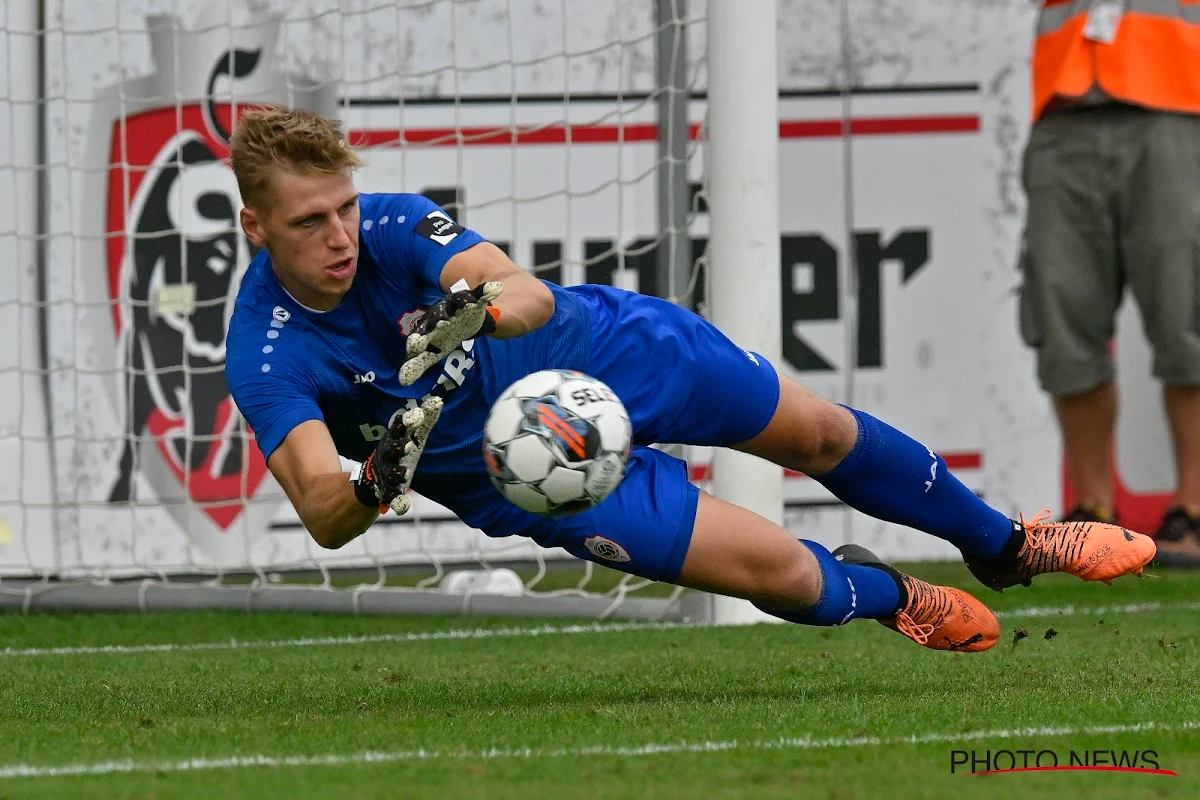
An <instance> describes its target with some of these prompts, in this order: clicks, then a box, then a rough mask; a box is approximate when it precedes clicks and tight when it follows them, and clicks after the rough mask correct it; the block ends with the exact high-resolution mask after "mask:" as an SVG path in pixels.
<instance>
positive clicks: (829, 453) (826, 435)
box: [788, 402, 858, 475]
mask: <svg viewBox="0 0 1200 800" xmlns="http://www.w3.org/2000/svg"><path fill="white" fill-rule="evenodd" d="M857 441H858V421H857V420H855V418H854V415H853V414H851V413H850V412H849V411H847V410H846V409H845V408H842V407H841V406H839V405H835V404H834V403H828V402H824V403H821V404H820V405H819V406H817V407H816V408H815V409H814V412H813V413H812V414H810V415H808V416H806V418H805V420H804V422H803V424H801V425H797V426H795V428H794V429H793V431H792V436H791V437H790V441H789V448H788V449H789V451H790V453H791V455H792V459H791V460H792V463H791V464H790V465H789V466H790V467H791V468H792V469H794V470H796V471H798V472H803V473H805V474H808V475H820V474H821V473H824V472H828V471H829V470H831V469H833V468H834V467H836V466H837V465H838V464H839V463H841V461H842V459H843V458H845V457H846V455H847V454H849V452H850V451H851V450H853V449H854V444H855V442H857Z"/></svg>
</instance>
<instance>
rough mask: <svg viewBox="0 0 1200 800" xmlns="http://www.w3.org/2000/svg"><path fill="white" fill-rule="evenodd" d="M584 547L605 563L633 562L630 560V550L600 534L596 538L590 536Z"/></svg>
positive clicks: (585, 540)
mask: <svg viewBox="0 0 1200 800" xmlns="http://www.w3.org/2000/svg"><path fill="white" fill-rule="evenodd" d="M583 546H584V547H586V548H587V549H588V551H589V552H591V554H592V555H594V556H595V557H596V558H603V559H604V560H605V561H617V562H621V563H624V562H627V561H632V560H633V559H632V558H630V556H629V551H628V550H626V549H625V548H624V547H621V545H619V544H617V543H616V542H614V541H613V540H612V539H609V538H608V537H607V536H601V535H600V534H598V533H597V534H596V535H595V536H589V537H588V538H586V539H584V540H583Z"/></svg>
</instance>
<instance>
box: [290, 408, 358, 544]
mask: <svg viewBox="0 0 1200 800" xmlns="http://www.w3.org/2000/svg"><path fill="white" fill-rule="evenodd" d="M267 466H268V467H270V469H271V474H272V475H274V476H275V480H277V481H279V485H280V486H282V487H283V491H284V492H286V493H287V496H288V499H289V500H291V501H292V505H293V506H295V508H296V513H297V514H299V515H300V521H301V522H303V523H304V527H305V528H307V529H308V532H309V534H310V535H311V536H312V538H313V541H315V542H316V543H317V544H319V545H321V546H322V547H328V548H337V547H341V546H342V545H344V544H346V543H347V542H349V541H351V540H352V539H354V538H355V537H357V536H359V535H361V534H362V533H364V532H365V531H366V530H367V528H369V527H371V523H373V522H374V521H375V519H376V518H377V517H378V516H379V509H378V508H368V507H367V506H365V505H363V504H362V503H361V502H359V500H358V498H357V497H356V496H355V493H354V484H352V483H351V482H350V475H349V474H348V473H346V472H343V471H342V464H341V460H340V459H339V458H338V453H337V449H336V448H335V447H334V444H333V438H332V437H331V436H330V435H329V429H328V428H326V427H325V423H324V422H321V421H320V420H309V421H307V422H302V423H300V424H299V425H297V426H296V427H295V428H292V430H291V432H290V433H288V435H287V438H285V439H284V440H283V444H281V445H279V447H278V448H276V450H275V452H274V453H272V454H271V458H270V460H269V461H268V462H267Z"/></svg>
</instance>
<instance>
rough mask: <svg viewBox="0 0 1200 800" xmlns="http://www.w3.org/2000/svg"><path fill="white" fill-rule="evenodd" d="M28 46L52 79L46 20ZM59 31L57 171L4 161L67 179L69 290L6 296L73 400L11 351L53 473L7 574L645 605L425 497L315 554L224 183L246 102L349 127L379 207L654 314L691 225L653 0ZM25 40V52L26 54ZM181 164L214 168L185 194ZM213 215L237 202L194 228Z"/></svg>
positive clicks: (47, 165) (46, 237) (57, 13)
mask: <svg viewBox="0 0 1200 800" xmlns="http://www.w3.org/2000/svg"><path fill="white" fill-rule="evenodd" d="M9 5H10V6H12V5H14V2H10V3H9ZM31 5H32V4H31ZM700 10H701V11H702V6H701V7H700ZM693 11H694V10H693ZM702 23H703V17H702V16H696V15H695V14H694V13H693V15H692V16H688V15H687V14H686V13H684V12H682V11H681V13H680V14H679V16H678V18H677V20H676V21H675V22H674V23H672V27H673V28H674V29H675V30H676V31H686V35H687V36H688V38H690V39H691V46H692V48H693V52H702V50H699V49H697V48H698V47H702V44H703V42H702V28H703V24H702ZM27 25H28V30H29V34H30V36H29V44H30V47H31V48H32V49H31V50H30V52H29V53H27V54H26V55H27V57H28V62H29V63H30V64H31V68H32V67H36V65H37V63H38V62H37V53H36V45H37V41H38V39H37V36H36V35H35V34H36V29H37V21H36V20H28V21H27ZM44 27H45V32H44V37H43V39H42V41H43V43H44V47H45V59H44V65H45V98H44V102H43V103H42V108H41V111H42V112H43V113H44V123H45V131H46V136H45V137H44V139H43V140H42V141H43V144H42V148H43V150H42V152H41V153H38V152H36V146H37V145H36V142H37V141H38V139H37V137H36V136H35V137H33V138H32V139H30V138H28V136H26V137H22V136H18V135H14V136H13V137H12V139H11V141H12V142H14V143H19V142H22V141H33V142H34V143H35V144H34V147H35V152H32V153H28V154H24V156H23V158H24V160H22V156H21V155H20V154H18V153H16V152H14V153H11V154H8V156H9V157H8V158H7V159H5V161H9V162H12V163H14V164H19V163H24V164H25V165H26V166H27V168H28V169H29V170H30V171H29V172H28V173H24V177H26V178H28V179H30V180H31V181H33V182H36V180H37V178H38V172H37V171H36V170H35V169H34V168H36V167H37V166H38V159H39V158H41V159H42V160H43V161H44V164H43V166H44V172H43V173H42V174H43V175H44V181H45V182H44V188H45V190H46V194H45V198H46V202H47V208H48V214H47V215H46V217H45V218H44V219H43V220H42V221H41V223H40V224H41V225H42V228H41V232H42V234H43V237H42V239H41V241H43V242H44V247H45V272H44V286H41V287H39V286H38V285H37V282H36V279H37V277H38V272H37V271H36V270H34V269H30V270H29V273H28V275H24V274H23V275H22V279H23V280H26V279H27V280H28V282H29V283H30V285H29V286H25V285H21V286H17V287H10V285H8V284H6V285H5V287H4V288H3V289H0V292H11V291H14V290H15V291H17V292H18V294H17V296H16V297H13V298H11V299H9V298H8V295H4V294H0V304H5V303H7V304H8V305H11V306H13V307H14V308H17V309H19V310H21V311H22V313H25V314H28V315H29V316H30V317H31V318H34V317H37V316H38V312H39V311H41V310H44V312H45V314H44V320H45V322H46V329H47V333H48V335H47V336H46V343H45V346H46V355H47V356H48V358H49V363H50V369H49V371H48V379H47V381H46V382H47V384H48V385H47V389H48V402H37V401H38V400H39V397H38V395H40V394H41V392H40V389H41V387H40V385H39V382H40V380H41V377H42V375H43V374H45V373H43V372H42V371H41V370H39V369H38V366H37V364H38V352H37V345H38V343H39V336H38V326H37V323H36V321H34V322H30V321H22V323H21V329H20V331H19V332H18V331H14V332H13V335H12V336H11V337H5V341H6V343H7V342H17V343H20V345H21V346H23V347H24V348H25V350H27V351H29V352H25V353H23V354H22V355H21V357H20V358H17V357H15V356H14V357H8V358H5V359H3V360H0V364H13V365H15V366H11V367H8V368H7V370H6V371H5V372H3V373H0V380H4V381H6V382H7V383H5V388H7V387H8V385H9V384H10V383H11V384H12V385H13V387H14V390H13V394H15V395H19V394H20V393H19V392H18V391H16V388H15V387H16V385H17V384H18V383H19V382H20V381H21V379H22V378H24V379H25V381H26V383H27V384H28V389H29V392H28V393H29V395H30V400H31V401H34V402H31V403H27V404H26V406H25V407H19V408H18V409H17V413H16V415H15V416H16V420H17V421H19V422H20V423H21V425H22V426H23V428H22V430H21V431H20V433H19V435H18V436H15V437H9V438H7V439H6V440H5V441H4V443H3V444H4V446H5V447H7V448H9V450H12V449H13V448H14V447H15V448H17V450H19V449H20V448H21V447H30V446H31V445H32V446H33V447H34V448H35V449H34V451H33V453H32V454H31V453H29V452H15V453H12V454H11V456H12V458H11V461H10V463H18V464H22V465H23V466H22V469H21V472H22V474H23V475H25V476H26V478H25V481H24V483H23V484H20V485H18V486H17V487H16V491H15V495H16V500H17V504H16V507H17V511H16V513H15V514H14V515H13V516H12V517H10V519H16V523H15V524H13V523H12V522H10V523H9V525H8V528H6V529H0V536H3V535H4V533H5V530H11V529H15V530H16V531H18V532H21V533H23V535H22V536H21V537H20V539H21V542H22V544H23V545H24V546H23V548H22V549H21V550H20V551H18V550H17V549H16V548H5V549H0V559H2V560H0V565H2V566H3V568H4V570H5V571H6V572H8V573H9V574H16V575H22V574H24V575H33V576H42V575H46V574H53V575H56V576H60V577H68V576H73V577H87V578H91V579H101V580H106V579H109V578H122V577H134V576H155V577H159V578H163V579H169V580H175V581H178V580H179V579H180V578H181V577H182V576H188V575H192V576H216V579H217V580H218V581H221V582H225V583H229V582H236V581H237V580H241V576H246V577H249V578H251V579H255V580H258V581H260V582H264V583H265V582H271V581H280V580H283V581H285V582H292V581H295V580H309V581H312V580H315V581H316V582H317V583H319V584H322V585H332V584H338V583H340V582H345V583H358V582H360V581H361V579H362V576H363V575H364V574H365V575H366V580H367V582H368V583H370V584H377V585H380V586H382V585H384V584H385V583H392V584H403V585H416V586H418V587H420V588H436V587H437V586H439V584H443V583H444V582H443V578H445V576H446V574H447V572H448V571H450V570H452V569H455V568H458V567H460V566H463V565H468V566H472V567H485V568H487V567H494V566H500V565H503V566H508V567H512V568H514V569H515V570H516V571H517V572H518V574H519V575H520V578H521V583H522V584H523V585H524V587H525V588H526V589H527V590H535V591H536V590H547V591H560V592H581V591H582V592H586V591H598V592H601V593H606V595H607V596H609V597H612V598H614V599H617V600H619V599H620V598H621V597H622V596H623V595H624V593H626V592H628V591H630V590H633V589H636V588H638V587H639V585H640V584H641V583H643V582H640V581H633V580H630V579H623V580H617V579H616V578H613V577H607V576H606V577H604V578H603V579H597V578H596V577H595V575H596V573H597V572H600V571H598V570H596V569H595V568H593V567H592V566H590V565H585V564H583V563H582V562H577V561H574V560H573V559H569V557H568V556H566V554H565V553H563V552H561V551H544V550H541V549H539V548H537V547H536V546H535V545H533V544H532V543H531V542H529V541H527V540H525V539H523V538H519V537H514V538H510V539H501V540H492V539H488V538H486V537H484V536H482V535H481V534H479V533H478V532H477V531H473V530H471V529H468V528H466V527H465V526H463V525H462V524H461V523H459V522H457V521H456V520H454V519H453V517H451V516H450V515H449V513H448V512H446V511H445V510H444V509H442V508H440V507H438V506H436V505H435V504H432V503H430V502H427V501H423V500H421V499H418V502H417V504H416V507H415V509H414V511H413V512H412V513H410V514H409V515H408V516H407V517H405V518H404V519H403V520H395V519H392V518H388V519H385V520H384V521H383V522H382V523H381V524H378V525H376V526H375V527H374V528H373V529H372V530H371V532H370V533H369V534H367V535H365V536H363V537H360V538H359V539H358V540H357V541H355V542H353V543H352V544H350V545H348V546H346V547H344V548H343V549H341V550H339V551H325V550H322V549H321V548H319V547H318V546H316V545H315V544H314V543H313V542H312V541H311V539H310V538H309V537H308V535H307V534H306V533H305V531H304V530H303V528H302V527H301V526H300V524H299V522H298V519H297V518H296V516H295V513H294V512H293V511H292V509H291V507H290V505H289V504H288V503H287V502H286V500H285V499H284V498H283V496H282V493H281V491H280V490H279V488H278V486H277V485H276V484H275V483H274V482H273V481H272V480H271V478H270V475H269V473H268V472H267V471H266V470H265V466H264V464H263V463H262V459H261V456H260V455H259V454H258V453H257V451H256V449H255V448H254V446H253V444H252V442H251V440H250V439H249V437H248V434H247V432H246V431H245V429H244V425H243V424H242V422H241V420H240V418H239V417H238V415H237V414H236V413H234V409H233V407H232V404H231V402H230V401H229V399H228V396H227V388H226V386H225V383H224V378H223V371H222V364H223V358H224V350H223V335H224V325H225V323H226V321H227V317H228V313H229V310H230V308H229V303H228V300H229V298H230V297H231V293H232V290H233V289H234V288H235V287H236V283H237V280H238V278H239V277H240V272H241V270H242V269H244V267H245V264H246V262H247V259H248V256H249V253H248V250H247V248H246V245H245V242H244V241H243V240H242V237H241V236H240V235H238V234H237V233H236V209H237V207H238V205H239V202H238V201H237V194H236V189H235V187H234V185H233V182H232V173H230V172H229V171H228V169H227V167H226V166H225V164H224V162H223V161H222V159H224V158H225V156H226V155H227V149H225V144H226V137H227V135H228V130H229V128H230V127H231V119H232V114H233V111H232V109H233V108H234V107H235V106H236V105H243V106H244V105H247V104H253V103H274V104H287V105H296V106H301V107H305V108H309V109H311V110H315V111H318V112H321V113H325V114H327V115H330V116H340V117H341V118H342V119H343V120H344V121H345V123H346V125H347V127H348V129H349V131H350V138H351V141H352V143H354V144H355V145H356V146H357V147H359V148H360V149H361V152H362V155H363V156H364V158H365V161H366V163H367V165H366V167H365V168H364V169H362V170H361V171H360V172H359V173H358V176H357V183H358V186H359V188H360V189H361V190H363V191H368V192H370V191H411V192H420V193H424V194H426V195H427V196H429V197H430V198H431V199H434V200H435V202H438V203H440V204H441V205H443V206H444V207H446V208H447V210H448V211H450V212H451V213H452V214H455V215H457V217H458V218H459V220H460V221H464V222H465V224H467V225H469V226H470V227H472V228H475V229H477V230H479V231H480V232H482V233H483V234H484V235H485V236H487V237H488V238H489V239H491V240H493V241H495V242H496V243H498V244H499V245H500V246H501V247H502V248H504V249H506V250H507V251H508V252H509V253H510V254H511V255H512V257H513V258H514V260H516V261H517V262H518V263H521V264H523V265H526V266H529V267H532V268H533V269H535V271H536V272H537V273H538V274H539V275H541V276H544V277H547V278H550V279H553V280H556V281H559V282H561V283H564V284H572V283H579V282H583V281H588V282H600V283H615V284H617V285H621V286H626V287H628V288H635V289H636V288H639V287H640V288H641V289H642V290H643V291H650V292H654V291H656V290H657V287H656V281H657V274H658V272H657V271H658V267H657V262H656V259H657V257H656V248H657V246H658V244H659V243H660V242H661V241H662V240H663V237H664V229H666V228H669V225H664V226H660V225H659V202H660V200H659V188H658V185H657V180H658V171H659V167H660V163H661V160H660V158H659V145H658V142H657V134H656V129H657V126H656V119H657V115H658V113H659V109H658V105H659V103H658V99H659V97H660V91H659V89H658V86H657V79H656V71H655V63H656V61H655V59H656V46H657V42H658V41H659V39H660V38H661V36H660V33H661V32H660V30H659V28H658V26H657V25H656V21H655V6H654V4H653V3H652V2H651V1H650V0H605V1H603V2H596V3H588V4H578V3H571V2H567V0H561V2H552V3H546V2H540V1H535V0H477V1H472V2H458V1H455V0H431V1H430V2H387V3H382V2H381V3H371V2H362V3H350V4H347V3H336V2H316V1H314V0H310V1H309V2H301V3H285V2H281V1H280V2H275V1H274V0H272V1H271V2H254V1H253V0H250V1H249V2H240V1H239V0H232V1H231V2H224V1H223V0H214V1H213V2H207V3H202V2H194V3H191V2H160V1H158V0H144V1H143V2H134V1H123V2H120V3H111V4H106V3H100V4H97V3H92V2H88V1H87V0H51V2H48V3H47V4H46V16H45V20H44ZM7 44H8V47H9V49H10V51H11V50H13V49H14V48H16V47H18V45H20V44H21V41H20V40H19V39H18V38H17V36H16V34H15V33H14V32H11V31H10V35H9V36H8V37H7ZM681 55H682V54H681V53H678V51H677V53H676V54H672V57H681ZM694 60H695V59H694V58H693V61H694ZM10 63H12V59H10ZM696 72H697V70H696V69H695V65H694V64H692V65H690V68H689V69H687V70H686V71H685V73H684V74H685V75H686V77H687V80H689V81H692V80H694V79H695V75H696ZM13 85H14V82H13V79H12V77H11V76H10V87H11V86H13ZM667 91H671V89H669V88H668V89H667ZM681 91H683V92H685V93H688V94H690V93H691V88H690V86H683V87H681ZM25 93H26V95H27V100H28V102H29V105H27V106H24V107H22V108H24V110H25V111H27V112H29V119H28V120H27V122H26V124H27V127H28V130H27V131H25V133H26V134H29V133H35V132H36V130H37V124H38V122H37V112H38V108H37V105H38V104H37V86H36V81H29V82H28V83H26V84H25ZM19 94H20V93H19V92H17V93H14V92H10V96H11V97H14V101H15V99H16V97H17V96H19ZM11 107H12V108H14V109H15V108H17V106H16V105H15V102H14V104H13V105H12V106H11ZM684 109H685V113H686V106H684ZM16 116H17V115H16V113H15V112H14V113H13V115H12V119H13V124H14V125H16V124H17V121H16ZM678 124H680V125H682V126H683V127H684V129H686V128H687V125H688V121H687V120H686V119H683V120H680V121H679V122H678ZM14 146H15V145H14ZM181 154H183V155H181ZM189 154H190V155H189ZM177 160H182V161H184V162H185V163H187V164H188V165H189V166H187V167H185V168H184V169H183V170H182V172H180V173H177V172H176V171H174V170H173V168H172V163H173V162H175V161H177ZM683 166H684V167H686V165H683ZM189 173H191V175H189ZM3 175H4V176H11V178H12V180H14V181H15V180H17V179H18V178H20V177H22V173H19V172H18V171H16V170H9V171H8V172H6V173H4V174H3ZM193 176H194V177H193ZM0 177H2V176H0ZM189 177H190V178H191V180H189ZM685 180H686V178H685ZM5 188H9V187H7V186H6V187H5ZM205 193H208V194H210V195H213V196H217V197H220V198H228V200H229V202H227V203H226V204H225V206H223V207H221V209H222V210H220V211H216V212H213V211H211V210H210V211H209V212H207V213H208V216H206V215H205V213H189V209H191V208H193V207H196V206H195V204H196V203H197V202H199V201H200V200H201V197H202V195H204V194H205ZM11 194H13V195H18V194H20V192H19V191H18V190H17V188H15V187H13V190H12V192H11ZM29 196H30V197H36V192H35V191H30V192H29ZM681 196H682V197H683V198H684V202H688V200H687V198H688V197H689V195H688V193H687V192H686V191H685V192H684V193H683V194H682V195H681ZM208 199H209V200H210V201H211V199H212V198H211V197H209V198H208ZM209 208H210V209H212V208H214V206H209ZM22 213H23V214H26V215H27V216H26V217H22V219H21V221H22V223H24V227H23V228H22V230H21V231H20V232H17V235H15V236H14V235H9V236H6V237H4V238H2V239H0V247H5V248H9V249H12V250H13V252H12V253H11V255H12V256H13V257H12V258H11V261H13V262H16V261H18V260H19V259H18V258H17V257H16V253H15V248H18V247H22V248H25V249H27V250H32V249H33V248H34V246H35V245H36V244H37V242H38V241H39V236H38V233H39V228H38V225H39V222H38V220H37V218H36V216H35V215H34V214H33V211H32V210H29V211H25V212H22ZM5 254H6V255H10V253H9V252H8V250H6V251H5ZM684 257H685V258H688V259H689V260H690V254H684ZM34 260H35V258H34V254H33V253H32V252H31V253H28V254H26V257H25V258H24V259H23V263H28V264H30V265H32V264H33V262H34ZM683 274H685V275H686V274H687V273H683ZM677 280H678V276H672V277H671V278H670V279H669V280H668V281H667V283H669V284H673V283H674V282H676V281H677ZM689 280H690V277H689ZM9 283H11V282H9ZM664 288H666V289H668V290H672V289H674V286H666V287H664ZM39 292H42V293H44V297H42V296H41V295H39ZM659 293H662V292H661V291H659ZM20 301H23V302H20ZM8 305H0V307H5V308H7V307H8ZM39 306H41V308H39ZM9 319H10V316H9V315H7V314H6V315H5V320H6V324H8V320H9ZM18 333H19V334H20V335H18ZM43 409H45V411H47V412H48V419H49V421H50V423H51V424H50V426H49V430H50V431H51V434H50V438H49V439H47V419H46V418H43V417H42V416H39V414H41V413H42V410H43ZM48 441H49V443H50V446H49V447H47V446H46V444H47V442H48ZM5 455H10V453H9V452H8V451H7V450H6V451H5ZM51 465H53V466H51ZM50 487H54V488H53V492H54V496H53V499H51V497H50V491H51V489H50ZM39 491H41V492H42V494H41V495H40V496H39V494H38V492H39ZM51 512H52V513H51ZM35 513H41V514H42V516H41V517H40V518H36V519H35V518H34V517H31V516H29V515H31V514H35ZM21 514H24V515H25V516H24V517H23V518H18V517H20V515H21ZM8 535H9V536H10V537H11V536H13V534H12V533H9V534H8ZM564 561H569V568H560V567H559V565H560V564H561V563H563V562H564ZM339 570H355V572H352V573H346V574H342V573H341V572H339ZM363 570H366V572H365V573H364V572H363ZM355 576H357V577H355ZM457 580H458V581H459V584H457V585H458V586H459V588H460V589H461V588H463V586H464V584H462V583H461V581H462V580H463V579H462V578H459V579H457ZM473 580H475V581H479V580H483V581H484V582H485V583H486V581H487V576H475V577H474V579H473ZM500 580H501V582H503V580H502V579H500ZM472 585H473V586H475V587H476V588H477V587H478V583H475V584H471V582H470V581H468V583H467V584H465V586H466V587H467V588H470V587H471V586H472ZM510 588H511V587H510Z"/></svg>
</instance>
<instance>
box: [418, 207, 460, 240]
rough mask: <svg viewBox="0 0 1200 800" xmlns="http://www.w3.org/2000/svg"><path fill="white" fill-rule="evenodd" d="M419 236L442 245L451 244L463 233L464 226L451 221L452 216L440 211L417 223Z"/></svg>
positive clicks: (430, 213)
mask: <svg viewBox="0 0 1200 800" xmlns="http://www.w3.org/2000/svg"><path fill="white" fill-rule="evenodd" d="M416 231H417V235H419V236H424V237H425V238H426V239H430V240H432V241H435V242H437V243H438V244H440V245H446V244H449V243H450V242H451V241H452V240H453V239H454V237H456V236H458V235H459V234H460V233H462V232H463V229H462V226H461V225H459V224H458V223H457V222H455V221H454V220H452V219H450V215H449V214H447V213H446V212H445V211H442V210H441V209H438V210H437V211H431V212H429V215H428V216H426V217H425V218H424V219H422V220H421V221H420V222H418V223H417V227H416Z"/></svg>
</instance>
